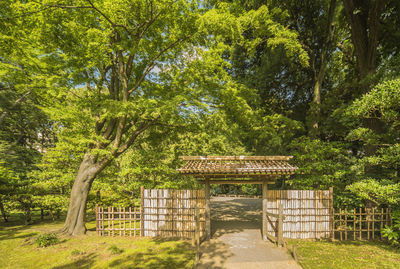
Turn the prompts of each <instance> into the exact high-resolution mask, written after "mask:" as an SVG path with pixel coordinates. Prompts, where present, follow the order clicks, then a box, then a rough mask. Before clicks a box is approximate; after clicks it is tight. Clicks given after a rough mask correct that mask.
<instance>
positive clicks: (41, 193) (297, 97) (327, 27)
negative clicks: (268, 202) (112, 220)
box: [0, 0, 400, 234]
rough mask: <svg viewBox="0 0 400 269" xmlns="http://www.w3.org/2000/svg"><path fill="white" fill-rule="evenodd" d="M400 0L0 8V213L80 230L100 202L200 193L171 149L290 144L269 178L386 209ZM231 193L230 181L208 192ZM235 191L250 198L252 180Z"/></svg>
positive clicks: (84, 0) (395, 157) (11, 0)
mask: <svg viewBox="0 0 400 269" xmlns="http://www.w3.org/2000/svg"><path fill="white" fill-rule="evenodd" d="M399 11H400V5H399V4H398V1H383V0H368V1H355V0H344V1H337V0H318V1H314V0H313V1H302V2H299V1H291V0H287V1H263V0H261V1H241V0H238V1H236V0H235V1H187V0H177V1H168V0H166V1H165V0H150V1H149V0H146V1H145V0H143V1H142V0H140V1H131V0H124V1H109V0H78V1H68V0H62V1H60V0H40V1H37V0H35V1H18V0H8V1H3V2H2V3H1V4H0V13H1V16H0V23H1V27H0V29H1V30H0V31H1V32H0V36H1V37H0V78H1V79H0V171H1V172H0V176H1V178H0V183H1V185H0V209H1V211H2V215H3V218H4V219H7V211H9V210H11V209H19V210H23V211H24V212H25V215H26V216H27V218H26V219H27V221H29V214H30V211H31V210H33V209H41V210H42V211H48V212H50V214H52V215H53V214H54V215H59V214H61V213H62V212H63V211H65V210H67V209H68V211H67V218H66V223H65V227H64V231H65V232H66V233H68V234H81V233H84V232H85V226H84V222H85V215H86V208H87V207H89V208H92V206H93V204H94V203H95V202H101V203H104V204H116V203H119V204H121V205H132V204H134V203H136V202H137V200H135V199H137V198H138V195H139V189H140V186H146V187H148V188H197V187H199V186H198V185H197V183H196V181H195V180H193V179H190V178H182V177H180V176H179V175H178V174H177V173H176V170H175V169H176V168H177V167H178V166H179V159H178V156H179V155H208V154H213V155H279V154H284V155H289V154H291V155H294V156H295V158H294V162H295V163H296V164H297V165H298V166H299V167H300V169H299V173H298V174H297V175H295V176H293V177H291V178H285V177H282V178H280V179H279V180H277V183H276V185H275V186H274V187H275V188H302V189H325V188H328V187H330V186H333V187H334V188H335V205H336V206H355V205H361V204H367V203H372V204H374V205H375V206H393V207H396V206H397V204H398V201H399V197H400V193H399V192H400V191H399V186H398V185H399V184H400V183H399V175H398V171H399V165H398V163H399V158H400V157H399V156H400V155H399V153H400V151H399V135H400V133H399V126H400V125H399V124H400V121H399V115H398V114H399V106H400V100H399V96H400V95H399V92H398V91H399V90H398V89H399V77H398V74H399V73H398V71H399V67H400V61H399V55H398V51H399V50H398V44H399V41H400V40H399V35H398V32H397V30H396V29H398V26H399V23H400V21H399V16H398V14H399ZM214 191H215V192H218V191H227V188H225V187H216V189H215V190H214ZM234 191H241V192H248V193H252V194H254V193H256V192H257V188H256V187H255V186H239V187H237V189H235V190H234Z"/></svg>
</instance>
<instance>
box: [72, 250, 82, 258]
mask: <svg viewBox="0 0 400 269" xmlns="http://www.w3.org/2000/svg"><path fill="white" fill-rule="evenodd" d="M82 254H84V252H82V251H80V250H78V249H74V250H72V251H71V255H72V256H79V255H82Z"/></svg>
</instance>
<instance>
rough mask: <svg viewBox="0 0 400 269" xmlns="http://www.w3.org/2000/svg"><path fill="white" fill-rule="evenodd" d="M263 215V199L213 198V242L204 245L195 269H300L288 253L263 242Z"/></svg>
mask: <svg viewBox="0 0 400 269" xmlns="http://www.w3.org/2000/svg"><path fill="white" fill-rule="evenodd" d="M261 214H262V201H261V199H254V198H232V197H214V198H212V200H211V235H212V238H211V240H210V241H205V242H204V243H203V244H202V245H201V253H202V255H201V259H200V262H199V264H198V266H197V267H196V268H215V269H222V268H245V269H250V268H271V269H273V268H288V269H291V268H293V269H294V268H301V267H300V266H299V265H297V264H296V262H294V261H293V259H292V258H291V257H290V256H289V255H288V254H287V253H286V250H285V249H281V248H277V247H275V246H274V245H273V244H271V243H270V242H264V241H263V240H262V235H261V228H262V215H261Z"/></svg>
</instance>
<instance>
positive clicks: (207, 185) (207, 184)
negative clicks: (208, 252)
mask: <svg viewBox="0 0 400 269" xmlns="http://www.w3.org/2000/svg"><path fill="white" fill-rule="evenodd" d="M204 186H205V196H206V197H205V198H206V201H205V202H206V208H205V213H206V214H205V215H206V239H207V240H209V239H210V238H211V214H210V212H211V207H210V179H209V178H206V180H205V184H204Z"/></svg>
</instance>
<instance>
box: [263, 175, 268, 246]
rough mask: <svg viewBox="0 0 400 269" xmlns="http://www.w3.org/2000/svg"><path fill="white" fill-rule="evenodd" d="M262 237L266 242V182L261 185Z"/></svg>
mask: <svg viewBox="0 0 400 269" xmlns="http://www.w3.org/2000/svg"><path fill="white" fill-rule="evenodd" d="M262 195H263V200H262V236H263V239H264V241H266V240H267V233H268V226H267V225H268V224H267V210H268V184H267V181H266V180H264V181H263V185H262Z"/></svg>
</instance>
